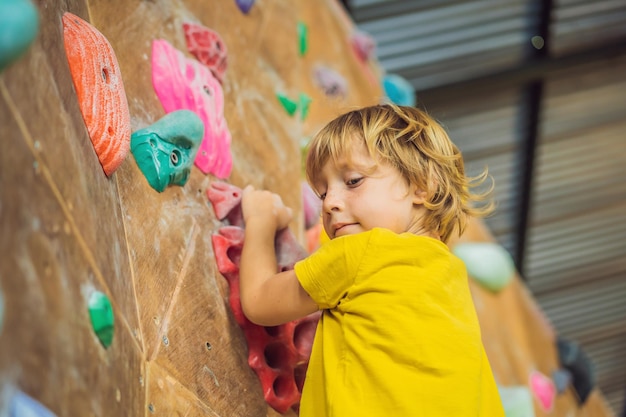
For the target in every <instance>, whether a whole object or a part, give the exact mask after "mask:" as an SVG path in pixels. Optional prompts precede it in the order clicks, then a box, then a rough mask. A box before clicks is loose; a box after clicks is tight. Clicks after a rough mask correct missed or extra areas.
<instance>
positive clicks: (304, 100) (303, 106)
mask: <svg viewBox="0 0 626 417" xmlns="http://www.w3.org/2000/svg"><path fill="white" fill-rule="evenodd" d="M299 98H300V100H299V101H300V104H299V107H300V120H304V119H306V117H307V116H308V114H309V106H310V105H311V97H309V96H307V95H306V94H304V93H300V96H299Z"/></svg>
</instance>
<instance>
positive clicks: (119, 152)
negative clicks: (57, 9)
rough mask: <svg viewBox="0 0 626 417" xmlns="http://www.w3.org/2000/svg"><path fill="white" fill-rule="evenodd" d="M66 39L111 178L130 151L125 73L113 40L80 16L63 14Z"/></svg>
mask: <svg viewBox="0 0 626 417" xmlns="http://www.w3.org/2000/svg"><path fill="white" fill-rule="evenodd" d="M63 39H64V44H65V53H66V55H67V62H68V64H69V67H70V72H71V74H72V81H73V82H74V88H75V89H76V95H77V96H78V104H79V106H80V112H81V113H82V116H83V120H84V121H85V125H86V126H87V131H88V132H89V138H90V139H91V143H92V144H93V147H94V149H95V151H96V154H97V155H98V160H99V161H100V164H101V165H102V168H103V169H104V172H105V174H106V175H107V176H110V175H111V174H113V172H114V171H115V170H116V169H117V168H118V167H119V166H120V165H121V164H122V162H123V161H124V159H125V158H126V156H127V155H128V151H129V150H130V132H131V130H130V113H129V111H128V102H127V101H126V93H125V91H124V84H123V82H122V74H121V72H120V67H119V65H118V63H117V58H116V57H115V52H114V51H113V48H112V47H111V44H109V41H107V39H106V38H105V37H104V35H102V34H101V33H100V32H99V31H98V30H97V29H96V28H94V27H93V26H91V25H90V24H89V23H87V22H86V21H84V20H83V19H81V18H80V17H78V16H76V15H74V14H72V13H69V12H66V13H64V14H63Z"/></svg>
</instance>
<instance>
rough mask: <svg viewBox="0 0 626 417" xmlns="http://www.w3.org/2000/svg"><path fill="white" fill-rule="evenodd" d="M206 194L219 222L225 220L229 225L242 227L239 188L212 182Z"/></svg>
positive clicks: (225, 183)
mask: <svg viewBox="0 0 626 417" xmlns="http://www.w3.org/2000/svg"><path fill="white" fill-rule="evenodd" d="M206 193H207V197H208V198H209V201H210V202H211V204H212V205H213V211H214V212H215V216H216V217H217V218H218V219H219V220H224V219H226V220H228V224H230V225H233V226H240V227H243V215H242V213H241V188H239V187H235V186H234V185H231V184H229V183H227V182H222V181H214V182H212V183H211V185H210V186H209V188H208V189H207V190H206Z"/></svg>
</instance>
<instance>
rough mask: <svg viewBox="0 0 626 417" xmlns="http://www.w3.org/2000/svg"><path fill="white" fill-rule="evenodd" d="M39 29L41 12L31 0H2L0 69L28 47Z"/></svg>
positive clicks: (0, 10) (0, 5) (0, 9)
mask: <svg viewBox="0 0 626 417" xmlns="http://www.w3.org/2000/svg"><path fill="white" fill-rule="evenodd" d="M38 29H39V13H38V12H37V8H36V7H35V6H34V5H33V3H32V2H31V1H30V0H1V1H0V71H2V70H3V69H4V68H6V67H7V66H8V65H9V64H10V63H11V62H13V61H15V60H16V59H17V58H19V57H20V55H22V54H23V53H24V52H25V51H26V49H28V47H29V46H30V44H31V43H32V42H33V40H34V39H35V36H36V35H37V31H38Z"/></svg>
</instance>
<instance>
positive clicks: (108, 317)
mask: <svg viewBox="0 0 626 417" xmlns="http://www.w3.org/2000/svg"><path fill="white" fill-rule="evenodd" d="M89 317H90V318H91V326H92V327H93V330H94V332H95V333H96V336H98V339H100V343H102V346H104V347H105V348H108V347H109V346H111V342H113V330H114V329H113V327H114V326H113V322H114V320H115V319H114V316H113V307H111V302H110V301H109V298H108V297H107V296H106V295H105V294H103V293H101V292H100V291H94V292H93V294H91V297H90V298H89Z"/></svg>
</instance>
